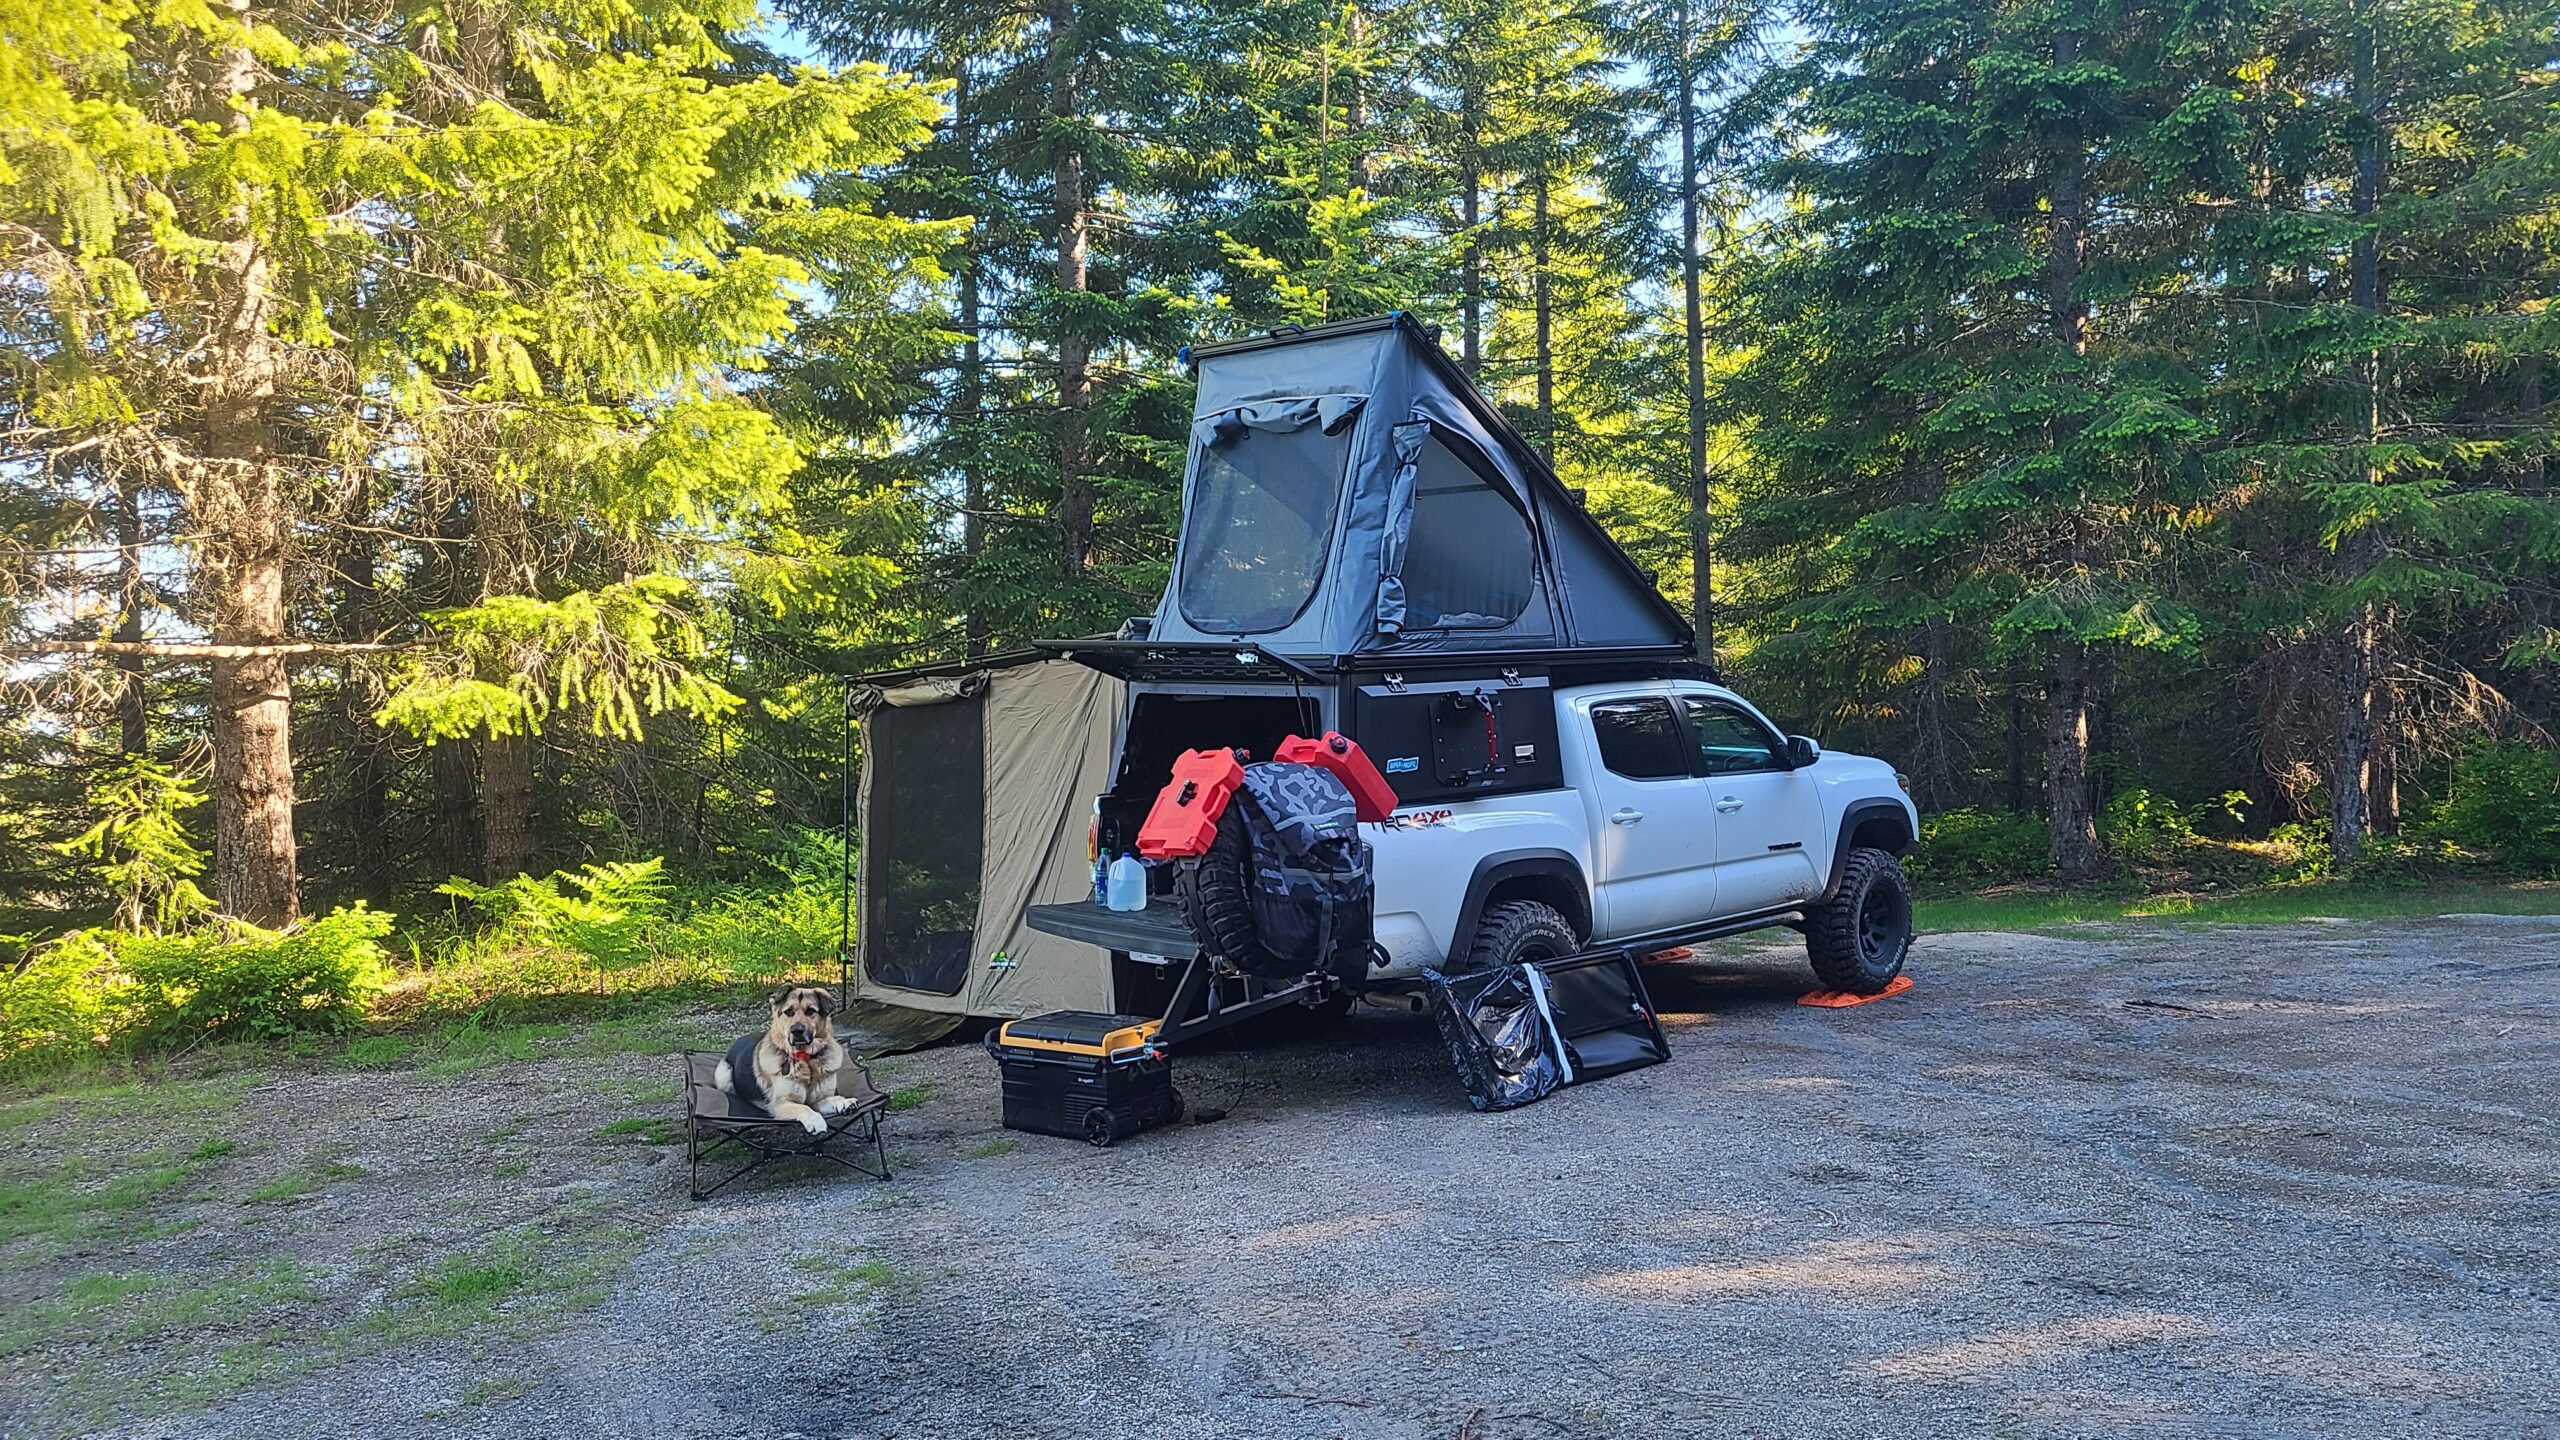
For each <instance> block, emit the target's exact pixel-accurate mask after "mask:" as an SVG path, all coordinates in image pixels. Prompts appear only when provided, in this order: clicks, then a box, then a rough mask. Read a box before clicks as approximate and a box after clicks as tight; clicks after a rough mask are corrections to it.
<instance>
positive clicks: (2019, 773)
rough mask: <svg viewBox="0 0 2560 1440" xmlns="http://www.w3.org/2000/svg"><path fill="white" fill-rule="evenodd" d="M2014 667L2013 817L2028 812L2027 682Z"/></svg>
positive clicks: (2011, 735) (2011, 693)
mask: <svg viewBox="0 0 2560 1440" xmlns="http://www.w3.org/2000/svg"><path fill="white" fill-rule="evenodd" d="M2017 671H2018V667H2016V666H2015V665H2012V666H2011V667H2010V674H2009V813H2010V814H2012V815H2022V814H2024V813H2026V809H2027V693H2026V692H2027V682H2026V677H2024V676H2023V675H2020V674H2019V673H2017Z"/></svg>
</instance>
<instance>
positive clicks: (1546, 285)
mask: <svg viewBox="0 0 2560 1440" xmlns="http://www.w3.org/2000/svg"><path fill="white" fill-rule="evenodd" d="M1529 203H1530V214H1529V289H1530V298H1531V304H1532V305H1533V306H1534V307H1535V310H1536V316H1535V324H1536V329H1537V350H1538V392H1537V393H1538V435H1537V440H1538V453H1539V454H1540V455H1542V456H1544V457H1546V461H1547V464H1549V465H1550V466H1552V465H1554V464H1555V463H1556V336H1555V276H1554V266H1553V258H1554V257H1553V254H1552V237H1550V236H1549V235H1548V233H1547V225H1548V221H1549V218H1550V216H1549V214H1548V194H1547V162H1546V160H1545V158H1544V157H1540V159H1539V161H1538V170H1537V173H1536V174H1535V175H1534V176H1532V177H1531V179H1530V194H1529Z"/></svg>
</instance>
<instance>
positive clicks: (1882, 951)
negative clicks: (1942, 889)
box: [1804, 847, 1912, 995]
mask: <svg viewBox="0 0 2560 1440" xmlns="http://www.w3.org/2000/svg"><path fill="white" fill-rule="evenodd" d="M1911 936H1912V925H1911V880H1910V877H1908V876H1906V875H1904V874H1903V873H1902V862H1901V861H1899V860H1896V859H1895V858H1893V855H1892V854H1891V852H1889V851H1884V850H1870V849H1866V848H1863V847H1861V848H1859V849H1856V850H1852V851H1850V852H1849V858H1848V860H1847V861H1846V862H1845V863H1844V864H1842V865H1841V867H1840V885H1839V888H1838V889H1836V890H1834V891H1832V892H1831V898H1830V899H1829V900H1826V901H1824V902H1823V903H1822V904H1821V905H1820V906H1819V907H1818V908H1816V909H1814V910H1813V911H1811V912H1809V913H1808V914H1807V915H1806V916H1805V927H1804V948H1805V953H1806V954H1807V955H1808V956H1810V957H1812V960H1813V973H1814V975H1815V977H1816V978H1817V979H1819V980H1821V981H1822V983H1823V985H1824V986H1825V987H1826V988H1828V989H1832V990H1845V991H1847V992H1849V993H1850V994H1852V995H1873V994H1875V993H1876V992H1877V991H1880V990H1882V989H1883V988H1884V987H1886V986H1887V985H1890V984H1892V983H1893V977H1894V976H1896V975H1899V974H1901V973H1902V963H1903V962H1904V961H1905V960H1907V959H1909V958H1910V957H1911Z"/></svg>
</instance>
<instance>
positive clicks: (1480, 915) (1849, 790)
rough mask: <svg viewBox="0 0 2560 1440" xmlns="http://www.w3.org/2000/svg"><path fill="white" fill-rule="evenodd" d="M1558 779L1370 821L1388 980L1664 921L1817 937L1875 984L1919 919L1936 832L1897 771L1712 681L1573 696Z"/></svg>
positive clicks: (1831, 958)
mask: <svg viewBox="0 0 2560 1440" xmlns="http://www.w3.org/2000/svg"><path fill="white" fill-rule="evenodd" d="M1555 706H1556V711H1557V727H1556V728H1557V735H1558V739H1559V741H1560V744H1561V749H1562V755H1561V759H1562V761H1563V774H1562V779H1563V785H1562V787H1561V788H1559V789H1552V790H1537V791H1530V792H1526V793H1520V794H1509V795H1497V796H1491V797H1487V798H1485V799H1481V800H1455V801H1452V802H1449V803H1446V804H1430V805H1414V806H1407V807H1404V808H1400V809H1398V810H1397V811H1396V813H1395V814H1394V815H1393V816H1392V817H1391V818H1390V819H1389V820H1388V821H1387V822H1386V823H1384V824H1381V825H1375V826H1371V827H1367V828H1368V829H1369V830H1370V831H1371V836H1370V839H1371V845H1372V849H1373V851H1374V853H1375V856H1376V866H1377V907H1376V908H1377V921H1376V937H1377V941H1378V944H1379V946H1380V947H1381V948H1383V949H1384V950H1385V952H1386V964H1385V965H1384V966H1383V967H1382V968H1381V969H1380V970H1379V971H1378V973H1377V975H1376V977H1375V978H1376V979H1378V980H1381V981H1385V980H1395V979H1401V978H1405V977H1410V976H1413V975H1417V974H1419V973H1420V972H1421V971H1422V970H1423V969H1424V968H1425V967H1446V966H1449V965H1452V964H1456V965H1460V966H1465V965H1480V964H1500V963H1507V962H1511V961H1517V960H1526V959H1540V958H1548V957H1552V956H1555V955H1562V954H1568V953H1571V952H1573V951H1575V950H1578V949H1582V948H1586V947H1587V946H1589V945H1592V944H1596V943H1605V942H1615V941H1620V940H1624V939H1628V938H1630V937H1638V936H1645V935H1651V934H1655V933H1665V934H1674V935H1680V936H1684V937H1686V938H1690V939H1704V938H1708V937H1709V935H1710V934H1733V933H1737V932H1740V931H1743V930H1750V929H1756V928H1760V927H1762V926H1769V925H1793V926H1796V927H1799V928H1801V929H1802V930H1803V931H1804V934H1805V943H1806V949H1807V950H1808V951H1809V953H1810V956H1811V959H1812V962H1813V968H1814V971H1815V973H1816V974H1817V975H1818V976H1819V977H1820V978H1821V980H1822V982H1823V983H1824V984H1825V985H1827V986H1830V987H1832V988H1835V989H1841V990H1851V991H1857V992H1860V993H1872V992H1874V991H1876V990H1879V989H1882V988H1883V987H1884V986H1885V985H1886V984H1887V983H1888V982H1890V981H1891V980H1892V979H1893V977H1894V976H1895V975H1896V974H1898V973H1899V972H1900V971H1901V969H1902V962H1903V958H1904V955H1905V953H1906V952H1907V951H1908V949H1909V948H1910V943H1911V933H1912V913H1911V892H1910V885H1909V882H1908V881H1907V880H1906V879H1905V878H1904V876H1903V873H1902V866H1901V864H1900V861H1899V858H1898V857H1900V856H1902V855H1904V854H1907V853H1909V851H1910V848H1911V844H1912V841H1913V839H1914V837H1916V836H1917V834H1918V833H1919V820H1918V815H1917V812H1915V811H1914V810H1913V808H1912V805H1911V801H1910V798H1909V797H1908V796H1907V795H1906V794H1905V793H1904V791H1903V787H1902V785H1901V783H1900V781H1899V779H1898V778H1897V777H1896V775H1895V774H1894V771H1893V768H1892V767H1891V766H1889V765H1887V764H1885V763H1884V762H1883V761H1880V760H1871V759H1868V758H1866V757H1865V756H1860V755H1844V754H1823V753H1822V752H1821V751H1820V749H1819V747H1818V746H1816V745H1815V744H1814V743H1813V742H1812V741H1811V740H1809V739H1805V738H1803V737H1801V736H1797V737H1789V736H1786V735H1783V734H1781V733H1780V732H1779V730H1778V729H1777V727H1775V726H1773V725H1771V724H1770V723H1769V721H1768V720H1767V718H1766V717H1764V716H1762V715H1761V713H1760V712H1759V711H1758V710H1757V709H1755V708H1753V707H1752V705H1751V704H1750V702H1748V701H1746V700H1744V699H1743V698H1742V697H1741V696H1739V695H1737V694H1735V693H1734V692H1732V691H1731V690H1728V689H1725V688H1723V687H1721V686H1718V685H1711V684H1707V683H1704V682H1701V681H1694V680H1654V681H1640V682H1634V683H1627V684H1615V685H1581V686H1574V687H1571V688H1568V689H1564V690H1560V691H1558V692H1556V694H1555Z"/></svg>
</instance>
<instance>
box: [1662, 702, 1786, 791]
mask: <svg viewBox="0 0 2560 1440" xmlns="http://www.w3.org/2000/svg"><path fill="white" fill-rule="evenodd" d="M1683 703H1685V704H1686V705H1687V706H1688V707H1689V728H1690V729H1691V730H1694V731H1696V732H1697V736H1698V758H1699V760H1700V761H1701V762H1702V763H1703V767H1704V769H1705V770H1706V773H1708V774H1710V775H1742V774H1748V773H1749V772H1751V771H1754V770H1780V769H1784V768H1786V767H1785V765H1784V764H1783V763H1782V762H1781V761H1780V759H1779V758H1778V757H1779V754H1780V751H1779V749H1778V738H1777V737H1776V736H1774V735H1772V734H1770V733H1769V731H1768V729H1767V728H1766V727H1764V726H1763V725H1761V723H1760V722H1759V721H1757V720H1754V719H1752V718H1751V717H1750V716H1749V715H1746V714H1744V713H1743V712H1742V711H1740V710H1738V709H1735V708H1734V707H1733V706H1731V705H1727V704H1725V703H1724V702H1723V701H1721V700H1688V701H1684V702H1683Z"/></svg>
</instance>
